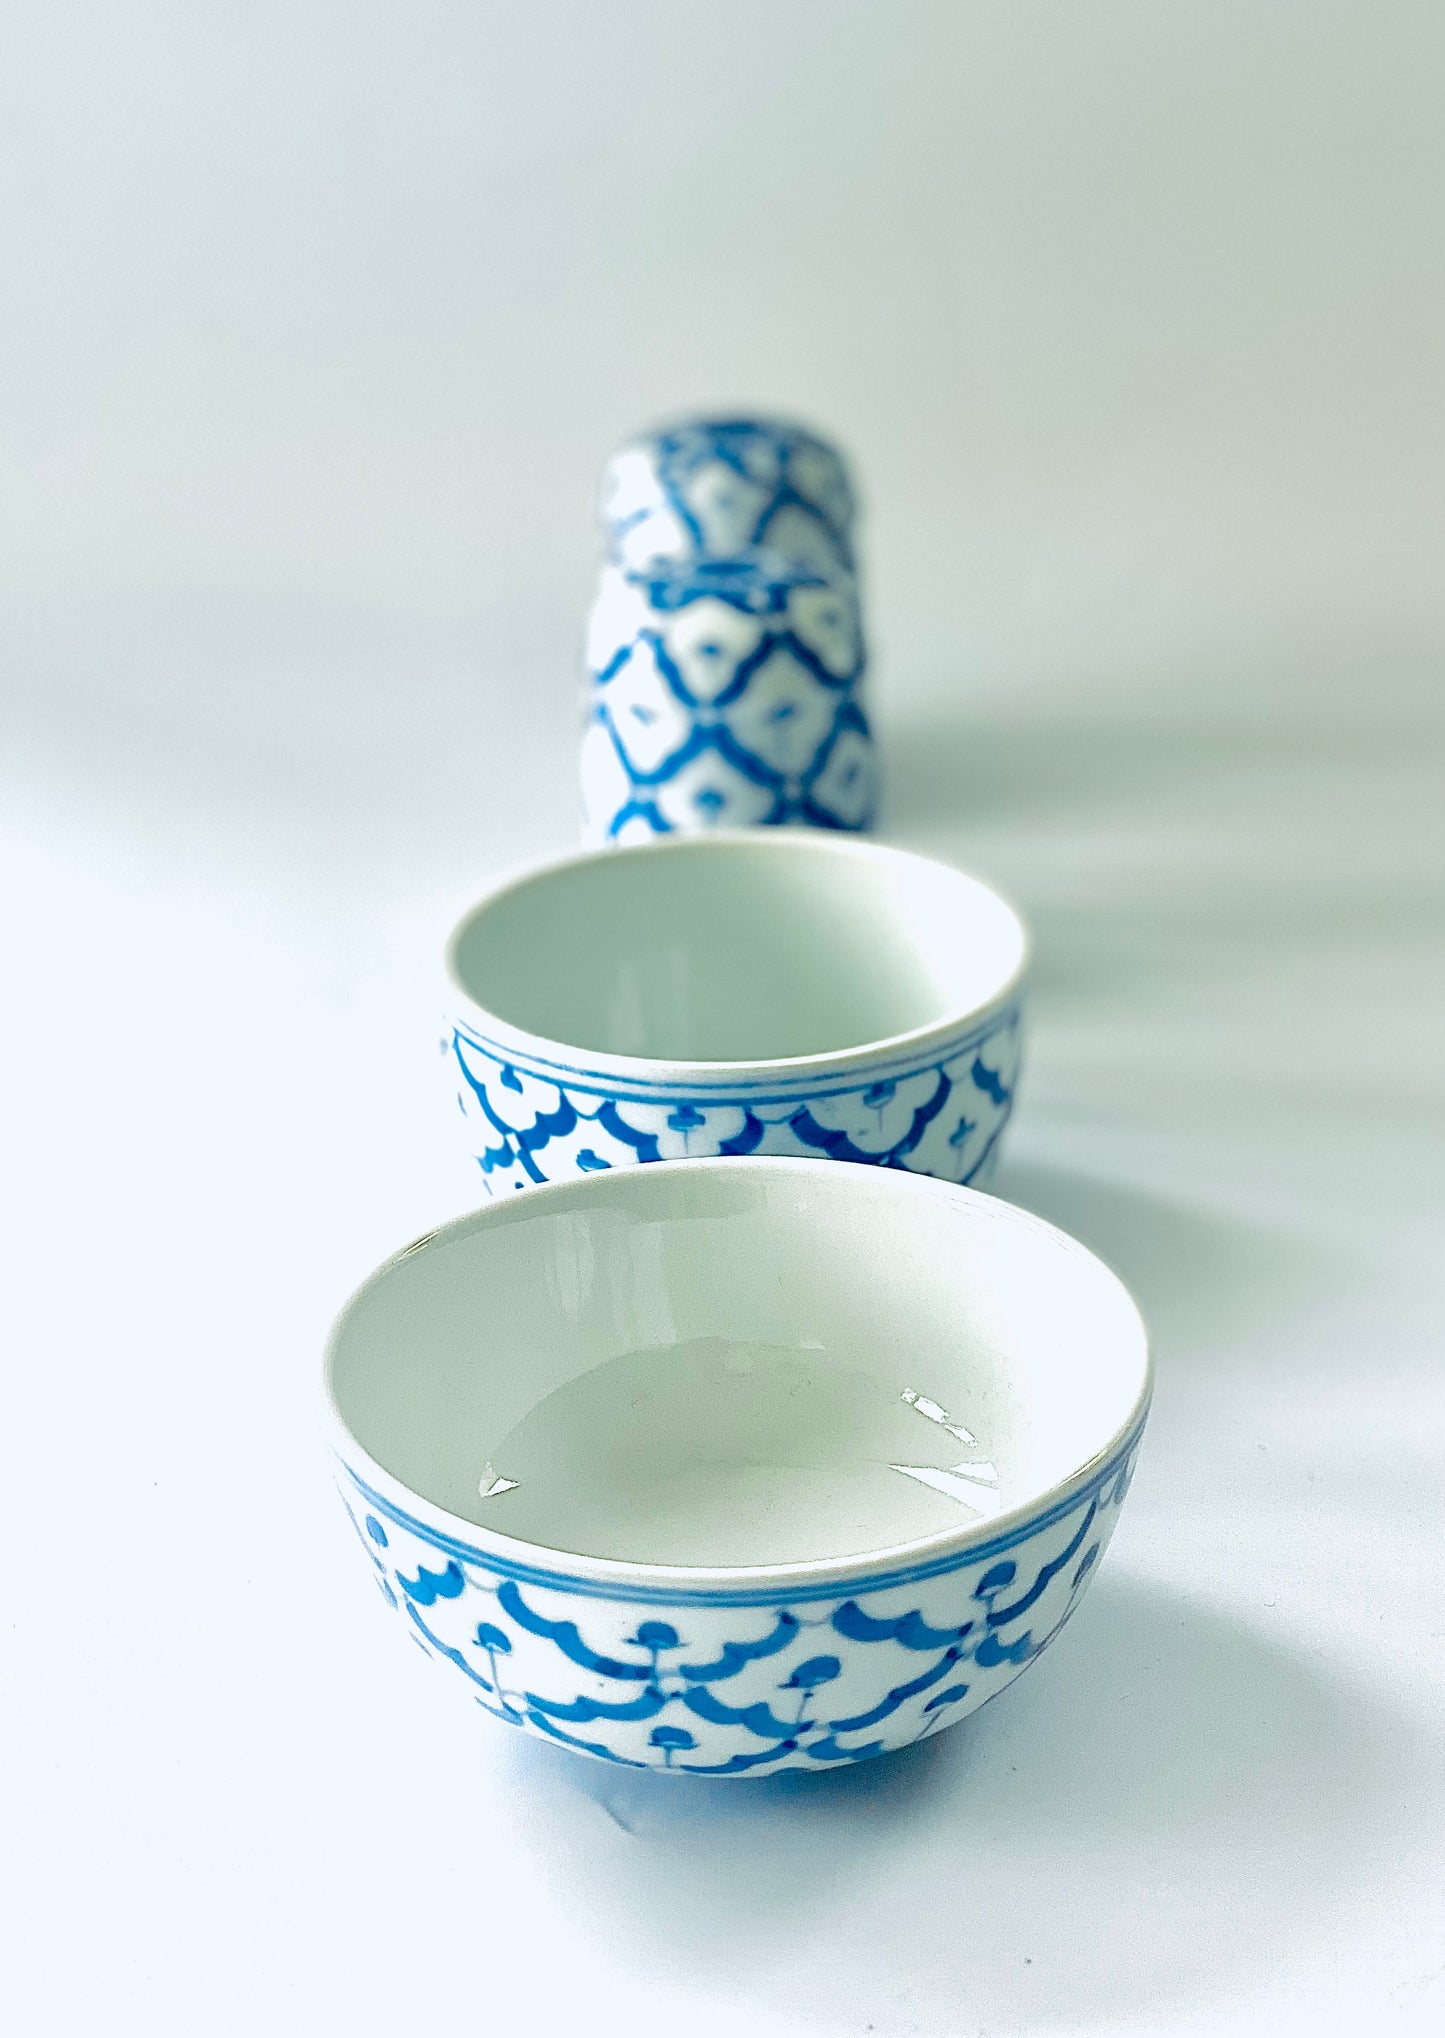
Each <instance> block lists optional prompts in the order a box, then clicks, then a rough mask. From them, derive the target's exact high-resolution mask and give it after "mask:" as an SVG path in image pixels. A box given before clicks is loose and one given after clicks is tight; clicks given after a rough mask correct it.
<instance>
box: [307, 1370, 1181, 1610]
mask: <svg viewBox="0 0 1445 2038" xmlns="http://www.w3.org/2000/svg"><path fill="white" fill-rule="evenodd" d="M1148 1417H1149V1405H1148V1403H1147V1402H1146V1403H1145V1405H1144V1407H1143V1408H1142V1409H1141V1410H1140V1413H1139V1419H1138V1421H1137V1422H1135V1423H1134V1424H1133V1425H1132V1427H1131V1428H1130V1430H1129V1434H1128V1435H1127V1436H1126V1437H1125V1438H1124V1440H1123V1442H1122V1443H1121V1444H1120V1445H1119V1447H1118V1449H1117V1450H1116V1451H1114V1452H1112V1453H1111V1454H1110V1456H1109V1458H1108V1460H1107V1461H1106V1462H1105V1463H1104V1464H1103V1465H1101V1466H1100V1468H1099V1470H1098V1471H1097V1472H1095V1473H1094V1474H1093V1476H1092V1477H1091V1478H1090V1479H1088V1480H1087V1481H1086V1482H1085V1483H1084V1485H1082V1486H1081V1487H1079V1488H1078V1490H1077V1491H1076V1492H1074V1493H1071V1494H1069V1495H1068V1496H1067V1497H1066V1498H1065V1499H1063V1500H1057V1501H1055V1502H1054V1504H1053V1506H1052V1507H1049V1508H1045V1510H1044V1511H1043V1513H1042V1514H1035V1515H1030V1516H1029V1517H1028V1519H1027V1520H1026V1521H1021V1522H1017V1523H1015V1525H1014V1526H1013V1528H1011V1529H1007V1530H1005V1531H1004V1533H1003V1534H1002V1535H998V1536H994V1537H993V1538H992V1539H991V1540H990V1541H988V1542H983V1543H972V1544H970V1545H969V1547H968V1548H967V1549H965V1550H954V1551H951V1552H949V1553H948V1554H947V1555H944V1556H939V1557H932V1558H928V1559H925V1560H924V1561H923V1562H922V1563H918V1564H908V1565H903V1566H900V1567H899V1568H898V1569H897V1570H894V1571H883V1572H879V1573H878V1574H877V1575H876V1576H875V1575H872V1574H866V1575H861V1576H859V1575H854V1576H849V1577H843V1578H830V1579H826V1580H822V1579H820V1580H813V1581H808V1580H806V1579H800V1580H799V1581H798V1582H797V1583H796V1584H795V1585H790V1584H789V1583H787V1582H786V1581H780V1582H779V1583H778V1584H777V1585H771V1586H753V1587H750V1588H749V1587H741V1588H738V1587H734V1588H732V1589H729V1588H728V1587H727V1586H715V1587H706V1586H692V1587H688V1586H662V1585H641V1584H639V1585H630V1586H629V1585H622V1584H620V1583H619V1584H613V1583H610V1582H605V1581H602V1580H598V1579H594V1578H579V1577H577V1576H575V1575H574V1574H572V1573H571V1572H566V1571H549V1570H544V1569H543V1568H542V1567H541V1566H540V1565H537V1564H526V1563H520V1562H518V1561H517V1560H516V1559H514V1558H511V1557H502V1556H498V1555H495V1554H492V1553H489V1552H487V1551H485V1550H479V1549H477V1548H476V1547H475V1546H474V1545H473V1544H471V1543H464V1542H462V1541H460V1540H459V1539H458V1538H457V1537H455V1536H450V1535H448V1534H446V1533H445V1531H443V1530H441V1529H434V1528H432V1527H430V1526H429V1524H428V1523H426V1522H423V1521H419V1520H418V1519H417V1518H416V1516H415V1515H411V1514H408V1513H407V1512H406V1510H405V1509H404V1508H402V1507H398V1506H397V1505H396V1503H395V1502H394V1501H392V1500H388V1499H387V1498H386V1496H385V1495H384V1494H382V1493H378V1492H377V1490H376V1488H375V1487H374V1486H369V1485H368V1484H367V1482H366V1481H365V1480H364V1479H363V1478H362V1477H361V1475H360V1474H359V1473H357V1472H355V1471H353V1470H352V1468H351V1466H350V1465H348V1464H347V1463H346V1460H345V1459H344V1458H340V1459H339V1460H338V1462H339V1463H340V1465H341V1469H342V1470H343V1471H344V1472H345V1474H346V1476H347V1478H348V1479H349V1480H350V1481H351V1482H352V1484H353V1485H354V1486H355V1488H356V1490H357V1492H358V1493H360V1494H361V1495H362V1497H363V1498H364V1499H365V1500H366V1501H367V1502H368V1503H369V1504H370V1505H371V1506H372V1507H374V1508H375V1509H376V1510H377V1511H378V1512H379V1513H381V1514H384V1515H385V1516H386V1518H387V1519H388V1520H389V1521H392V1522H394V1523H396V1525H397V1526H398V1527H399V1528H404V1529H406V1530H408V1531H409V1532H410V1533H411V1534H412V1535H414V1536H417V1537H419V1538H420V1539H421V1540H422V1541H423V1542H426V1543H430V1545H431V1546H432V1548H433V1549H436V1550H441V1551H442V1552H443V1553H444V1554H445V1555H447V1556H448V1557H454V1558H456V1559H457V1560H458V1562H460V1563H463V1564H473V1565H475V1566H476V1567H477V1568H478V1569H479V1570H483V1571H490V1572H492V1573H493V1574H494V1575H496V1576H497V1577H499V1578H512V1579H515V1580H516V1581H517V1583H518V1584H521V1585H540V1586H543V1587H544V1588H549V1589H551V1590H553V1591H558V1592H573V1593H579V1594H581V1595H582V1596H583V1597H584V1598H587V1599H617V1600H624V1601H626V1602H628V1603H636V1604H638V1605H647V1606H782V1605H794V1604H797V1603H799V1602H801V1601H806V1600H816V1599H836V1598H838V1597H839V1595H840V1594H846V1593H848V1592H850V1591H851V1592H865V1593H874V1592H886V1591H889V1590H891V1589H892V1588H893V1587H894V1586H898V1585H917V1584H921V1583H922V1582H923V1581H924V1580H925V1579H929V1578H941V1577H943V1576H944V1575H945V1574H946V1573H947V1572H950V1571H962V1570H964V1569H966V1568H967V1567H968V1566H970V1565H973V1564H979V1563H984V1562H986V1561H987V1560H988V1559H989V1558H991V1557H997V1556H1000V1555H1002V1554H1003V1552H1004V1551H1006V1550H1012V1549H1015V1548H1017V1546H1018V1545H1019V1544H1020V1543H1026V1542H1028V1541H1029V1540H1030V1539H1031V1538H1032V1537H1033V1536H1035V1535H1037V1534H1038V1532H1039V1531H1040V1529H1045V1528H1049V1527H1050V1526H1051V1525H1052V1524H1053V1523H1054V1522H1056V1521H1060V1520H1062V1519H1063V1517H1064V1516H1065V1515H1068V1514H1071V1513H1073V1512H1074V1510H1075V1509H1076V1508H1078V1507H1079V1506H1081V1505H1084V1504H1086V1503H1087V1502H1088V1501H1089V1500H1090V1499H1091V1498H1092V1497H1093V1495H1094V1494H1096V1493H1098V1492H1099V1491H1100V1490H1101V1489H1102V1488H1103V1487H1105V1486H1107V1485H1108V1483H1109V1481H1110V1480H1111V1479H1112V1478H1114V1477H1115V1476H1116V1475H1117V1473H1118V1472H1119V1470H1120V1468H1121V1466H1122V1465H1123V1464H1124V1462H1125V1460H1126V1459H1128V1458H1129V1457H1130V1456H1131V1455H1132V1454H1133V1452H1134V1451H1135V1450H1137V1449H1138V1446H1139V1439H1140V1438H1141V1437H1142V1436H1143V1434H1144V1425H1145V1423H1146V1422H1147V1421H1148Z"/></svg>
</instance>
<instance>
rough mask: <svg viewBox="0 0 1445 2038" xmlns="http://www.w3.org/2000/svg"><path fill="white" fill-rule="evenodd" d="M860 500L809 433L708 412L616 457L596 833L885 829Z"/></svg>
mask: <svg viewBox="0 0 1445 2038" xmlns="http://www.w3.org/2000/svg"><path fill="white" fill-rule="evenodd" d="M852 516H853V505H852V496H851V493H850V491H849V488H848V483H847V477H846V475H845V473H844V471H843V466H842V462H841V461H840V460H839V458H838V456H837V455H836V454H835V453H833V452H832V451H831V449H830V448H827V447H825V446H824V445H823V444H822V442H821V441H819V440H817V439H814V438H813V437H812V436H811V435H810V434H806V433H801V432H798V431H795V430H792V429H791V428H787V427H777V426H770V425H761V424H750V423H747V422H746V421H730V422H723V423H700V424H695V425H687V426H681V427H678V428H677V429H676V430H675V431H673V432H671V433H663V434H657V435H654V437H653V438H651V439H648V440H643V441H638V442H636V443H635V444H634V445H633V446H632V447H629V448H625V449H624V450H623V452H622V453H620V454H619V455H617V456H616V457H615V459H614V461H613V463H612V465H611V467H610V468H609V470H608V486H607V494H606V506H605V509H604V526H605V529H606V532H607V538H608V548H609V563H608V564H607V565H606V566H605V567H604V568H603V571H602V575H601V580H600V583H599V587H598V592H597V598H596V601H595V603H594V605H593V609H592V614H591V618H590V622H589V628H588V639H587V654H586V712H585V731H584V736H583V743H582V788H583V812H584V822H583V833H584V838H585V840H586V841H588V842H589V843H592V844H594V845H599V846H600V845H603V844H609V843H616V842H627V841H633V840H645V839H647V838H648V837H650V836H654V835H663V834H671V833H674V832H683V833H692V832H696V831H699V830H705V829H709V828H719V827H758V826H776V825H796V826H805V827H819V828H842V829H860V828H866V827H868V826H869V825H870V824H871V822H872V819H873V814H874V808H875V804H876V795H877V788H876V766H875V757H874V749H873V742H872V737H871V734H870V731H869V726H868V719H867V715H866V712H865V709H864V705H863V676H864V667H865V653H864V645H863V631H862V622H861V617H860V613H859V601H858V588H857V581H856V578H855V576H854V573H853V571H852V550H851V536H850V533H851V525H852Z"/></svg>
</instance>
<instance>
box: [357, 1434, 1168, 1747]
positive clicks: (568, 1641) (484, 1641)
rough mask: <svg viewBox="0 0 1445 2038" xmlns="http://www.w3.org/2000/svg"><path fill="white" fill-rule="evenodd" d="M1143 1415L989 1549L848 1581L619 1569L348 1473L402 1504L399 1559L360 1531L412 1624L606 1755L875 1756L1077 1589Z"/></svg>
mask: <svg viewBox="0 0 1445 2038" xmlns="http://www.w3.org/2000/svg"><path fill="white" fill-rule="evenodd" d="M1142 1431H1143V1418H1142V1417H1141V1418H1140V1420H1139V1422H1138V1423H1137V1424H1136V1425H1135V1427H1134V1429H1133V1430H1132V1431H1131V1433H1130V1435H1129V1436H1128V1437H1127V1438H1126V1439H1125V1440H1124V1441H1123V1442H1122V1444H1121V1445H1120V1446H1119V1448H1118V1449H1117V1450H1116V1451H1115V1452H1113V1453H1112V1454H1111V1455H1110V1457H1109V1459H1108V1460H1107V1462H1106V1463H1105V1464H1104V1465H1103V1466H1102V1467H1101V1468H1100V1469H1099V1470H1098V1471H1097V1472H1096V1473H1095V1474H1094V1475H1093V1477H1092V1478H1091V1479H1089V1480H1088V1481H1087V1482H1086V1483H1085V1484H1084V1485H1083V1486H1082V1487H1081V1488H1080V1489H1079V1490H1078V1491H1076V1492H1074V1493H1072V1494H1070V1495H1069V1496H1068V1497H1067V1498H1066V1499H1064V1500H1062V1501H1059V1502H1055V1503H1054V1504H1052V1505H1050V1506H1040V1507H1039V1508H1038V1509H1036V1510H1035V1512H1034V1514H1033V1515H1032V1517H1030V1518H1027V1519H1025V1520H1024V1521H1022V1522H1019V1523H1016V1524H1015V1525H1014V1526H1013V1527H1011V1528H1008V1529H1006V1530H1001V1531H1000V1532H999V1533H998V1534H997V1535H995V1536H994V1537H992V1538H991V1539H989V1540H987V1541H986V1542H984V1543H982V1544H980V1545H978V1546H976V1547H975V1548H974V1549H973V1550H971V1551H969V1552H966V1553H964V1554H962V1555H960V1554H958V1553H956V1552H955V1553H953V1554H951V1555H947V1556H943V1557H935V1558H932V1559H929V1560H926V1561H918V1562H916V1563H914V1564H913V1565H912V1566H907V1565H905V1566H903V1567H901V1568H899V1569H896V1570H893V1571H886V1570H884V1569H882V1568H880V1569H879V1570H878V1571H877V1572H875V1573H874V1574H873V1575H872V1576H870V1577H867V1578H865V1579H864V1580H862V1581H861V1582H860V1581H857V1580H855V1581H854V1583H853V1585H852V1587H851V1589H850V1590H848V1591H846V1592H843V1591H840V1589H839V1588H838V1587H837V1586H835V1585H829V1584H827V1583H816V1584H810V1585H799V1586H798V1587H797V1589H796V1590H794V1591H792V1592H791V1593H788V1594H786V1595H784V1594H780V1593H778V1592H777V1591H776V1590H769V1589H768V1588H759V1587H752V1588H737V1589H730V1588H727V1587H721V1586H720V1587H695V1588H691V1589H688V1590H677V1591H672V1590H670V1589H669V1588H667V1587H664V1586H639V1587H637V1588H624V1587H622V1586H618V1585H610V1584H603V1583H599V1582H597V1581H596V1580H592V1579H588V1578H584V1577H579V1576H575V1575H570V1574H568V1573H566V1572H565V1571H562V1570H558V1569H554V1568H552V1567H551V1565H550V1564H549V1563H545V1562H543V1561H541V1557H542V1553H540V1552H539V1553H538V1558H539V1561H538V1562H536V1563H535V1564H532V1563H527V1564H523V1563H516V1562H511V1561H508V1560H506V1559H503V1558H500V1557H498V1556H497V1555H495V1554H493V1553H489V1552H487V1551H484V1550H482V1549H480V1548H477V1547H475V1546H473V1545H471V1544H469V1543H466V1542H462V1541H460V1540H458V1539H456V1538H455V1537H453V1536H450V1535H446V1534H442V1533H440V1532H439V1531H437V1530H435V1529H433V1528H432V1527H430V1526H429V1525H428V1524H426V1523H424V1522H422V1521H420V1520H419V1519H417V1518H416V1517H415V1516H414V1515H412V1514H410V1513H408V1512H406V1511H405V1510H404V1509H402V1508H400V1507H398V1506H396V1505H395V1504H393V1503H392V1502H390V1501H389V1500H387V1499H386V1498H385V1497H384V1496H383V1495H381V1494H380V1493H378V1492H377V1491H376V1490H375V1489H374V1488H373V1487H371V1486H370V1485H368V1483H367V1482H366V1481H365V1480H364V1479H362V1478H361V1477H360V1476H359V1475H358V1474H357V1473H355V1472H354V1471H351V1470H350V1469H349V1468H347V1467H346V1466H344V1465H343V1466H341V1467H340V1468H339V1471H338V1478H339V1480H340V1483H341V1486H342V1491H343V1496H344V1497H345V1498H346V1500H347V1507H348V1511H349V1512H351V1513H352V1515H353V1519H355V1506H354V1505H353V1503H357V1504H359V1505H360V1506H361V1507H363V1508H365V1509H366V1510H369V1512H370V1515H371V1517H372V1518H377V1517H384V1519H385V1521H386V1524H387V1530H386V1533H387V1542H386V1544H385V1545H384V1546H382V1547H384V1548H385V1550H386V1554H387V1559H388V1562H389V1563H390V1565H391V1566H392V1568H391V1569H390V1570H389V1571H388V1570H387V1568H386V1566H385V1565H383V1564H382V1561H381V1558H380V1557H379V1556H378V1554H377V1547H376V1545H375V1544H374V1543H373V1544H371V1545H370V1546H369V1547H368V1545H367V1543H366V1539H365V1538H363V1539H362V1540H363V1547H368V1554H369V1555H370V1556H371V1559H372V1562H373V1564H375V1565H376V1566H377V1567H378V1568H379V1569H380V1570H381V1571H382V1574H383V1583H385V1584H386V1585H387V1586H388V1588H389V1596H390V1597H391V1599H392V1602H393V1604H398V1605H399V1606H400V1607H401V1608H403V1609H404V1612H405V1617H406V1621H407V1624H408V1628H409V1631H410V1632H411V1634H412V1637H413V1639H414V1640H416V1641H417V1642H418V1643H419V1644H420V1645H421V1646H422V1647H423V1648H424V1649H425V1650H426V1652H427V1653H428V1654H429V1655H431V1656H432V1657H433V1658H434V1659H436V1660H438V1661H440V1662H442V1663H445V1664H449V1665H450V1666H451V1667H452V1668H453V1669H455V1670H457V1671H459V1672H460V1673H461V1674H462V1676H463V1677H464V1679H465V1680H466V1685H467V1687H468V1688H469V1689H470V1690H471V1693H472V1696H473V1698H474V1699H475V1701H476V1703H477V1704H479V1705H481V1706H482V1707H483V1708H484V1709H485V1710H486V1711H488V1712H490V1713H493V1714H494V1715H495V1716H496V1717H497V1718H499V1719H503V1720H506V1721H508V1722H509V1723H510V1724H512V1725H514V1726H521V1727H523V1728H525V1729H527V1730H528V1731H530V1732H532V1733H536V1734H541V1735H543V1736H544V1737H546V1738H547V1739H550V1740H554V1741H559V1742H561V1743H563V1744H564V1745H565V1746H568V1747H571V1748H575V1749H578V1750H580V1751H581V1752H583V1753H585V1754H589V1755H593V1756H595V1757H597V1758H598V1759H600V1760H603V1761H608V1762H614V1763H620V1764H622V1765H624V1766H627V1767H632V1768H655V1769H670V1770H677V1771H687V1772H691V1773H693V1774H696V1775H705V1776H740V1775H756V1774H759V1773H770V1772H772V1771H774V1770H779V1769H789V1768H807V1767H810V1766H814V1767H824V1766H828V1765H831V1764H835V1763H845V1762H857V1761H863V1760H866V1759H867V1758H869V1757H870V1756H873V1755H877V1754H882V1753H884V1752H886V1751H888V1750H890V1749H893V1748H898V1747H902V1746H904V1745H906V1744H907V1743H908V1742H910V1741H915V1740H919V1739H921V1738H922V1737H923V1736H925V1735H928V1734H932V1733H936V1732H938V1731H939V1730H940V1729H942V1728H943V1727H945V1726H948V1725H949V1724H951V1723H952V1722H953V1721H955V1720H958V1719H961V1718H963V1717H964V1716H965V1715H966V1714H968V1713H970V1712H972V1711H973V1710H974V1709H975V1708H976V1707H977V1706H980V1705H982V1704H983V1703H985V1701H986V1700H988V1699H990V1698H992V1697H993V1696H995V1694H996V1693H997V1692H999V1691H1001V1690H1002V1689H1003V1688H1004V1687H1005V1686H1006V1685H1007V1684H1009V1683H1011V1682H1012V1681H1013V1679H1014V1678H1015V1677H1017V1676H1018V1675H1019V1674H1020V1673H1021V1672H1022V1671H1023V1670H1024V1669H1025V1668H1026V1667H1027V1665H1028V1664H1029V1663H1031V1662H1033V1661H1034V1660H1035V1658H1036V1657H1037V1656H1038V1655H1039V1654H1040V1653H1041V1652H1042V1650H1043V1649H1044V1648H1045V1647H1046V1646H1047V1645H1048V1643H1049V1642H1050V1641H1051V1640H1052V1638H1053V1637H1054V1635H1056V1634H1057V1633H1058V1631H1059V1629H1060V1628H1061V1627H1062V1626H1063V1624H1064V1623H1065V1621H1067V1620H1068V1618H1069V1617H1070V1615H1071V1614H1072V1613H1073V1611H1074V1609H1075V1607H1076V1606H1077V1604H1078V1602H1079V1597H1080V1595H1081V1593H1082V1591H1083V1589H1084V1587H1085V1585H1086V1584H1087V1581H1088V1579H1089V1577H1090V1576H1091V1575H1092V1572H1093V1570H1094V1568H1095V1565H1096V1563H1097V1559H1098V1557H1099V1554H1100V1553H1101V1551H1102V1550H1103V1548H1104V1546H1105V1544H1106V1543H1107V1541H1108V1539H1109V1536H1110V1534H1111V1533H1112V1530H1113V1527H1114V1523H1115V1521H1116V1519H1117V1517H1118V1512H1119V1508H1120V1506H1121V1505H1122V1503H1123V1499H1124V1495H1125V1493H1126V1491H1127V1489H1128V1484H1129V1476H1130V1472H1131V1469H1132V1466H1133V1462H1134V1457H1135V1454H1136V1452H1137V1450H1138V1445H1139V1440H1140V1436H1141V1434H1142ZM454 1580H456V1581H458V1583H457V1584H456V1585H455V1587H454V1586H453V1581H454ZM439 1581H444V1582H441V1583H439ZM664 1616H666V1617H664Z"/></svg>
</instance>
